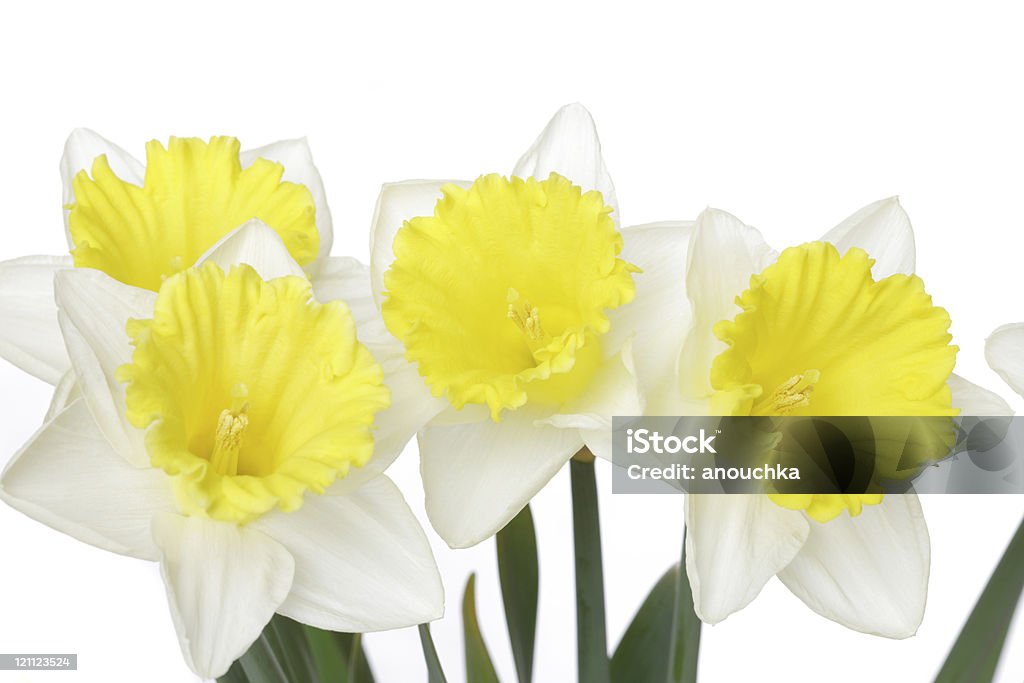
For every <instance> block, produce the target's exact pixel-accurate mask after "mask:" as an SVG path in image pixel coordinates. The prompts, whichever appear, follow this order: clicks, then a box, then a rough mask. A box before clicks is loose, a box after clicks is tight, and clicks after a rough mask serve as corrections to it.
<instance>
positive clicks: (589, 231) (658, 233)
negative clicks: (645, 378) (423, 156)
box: [370, 105, 685, 548]
mask: <svg viewBox="0 0 1024 683" xmlns="http://www.w3.org/2000/svg"><path fill="white" fill-rule="evenodd" d="M670 232H671V229H670V228H669V227H667V226H663V225H656V226H641V227H638V228H627V229H625V230H621V231H620V230H619V223H618V207H617V206H616V200H615V189H614V186H613V184H612V181H611V178H610V177H609V175H608V172H607V170H606V168H605V164H604V160H603V158H602V155H601V147H600V143H599V141H598V138H597V133H596V130H595V128H594V123H593V120H592V119H591V117H590V114H589V113H588V112H587V111H586V110H585V109H584V108H583V107H581V106H579V105H570V106H567V107H565V108H563V109H562V110H560V111H559V112H558V113H557V114H556V115H555V117H554V118H553V119H552V120H551V122H550V123H549V124H548V126H547V127H546V128H545V129H544V131H543V132H542V133H541V135H540V137H539V138H538V139H537V141H536V142H535V143H534V145H533V146H532V147H531V148H530V149H529V150H528V151H527V152H526V153H525V154H524V155H523V157H522V158H521V159H520V160H519V163H517V164H516V166H515V168H514V169H513V172H512V175H511V177H503V176H500V175H486V176H482V177H480V178H478V179H477V180H476V181H475V182H466V181H452V182H445V181H409V182H403V183H395V184H389V185H385V186H384V188H383V189H382V191H381V195H380V199H379V201H378V204H377V211H376V215H375V217H374V222H373V233H372V236H371V263H370V269H371V276H372V280H373V293H374V297H375V300H376V302H377V304H378V306H380V308H381V310H382V312H383V316H384V320H385V322H386V324H387V327H388V329H389V330H390V331H391V333H392V334H393V335H394V336H395V337H397V338H398V339H399V340H400V341H401V342H402V343H403V344H404V346H405V350H406V358H407V359H408V360H410V361H413V362H415V363H416V366H417V368H418V370H419V372H420V374H421V375H422V376H423V380H424V381H425V383H426V385H427V386H429V387H430V390H431V392H432V393H433V395H434V397H435V400H434V401H433V403H432V405H433V411H434V413H435V417H434V418H433V419H432V420H431V422H430V424H429V425H427V427H426V428H425V429H423V430H422V431H421V432H420V434H419V445H420V457H421V472H422V475H423V483H424V488H425V492H426V507H427V513H428V515H429V517H430V520H431V522H432V524H433V526H434V528H435V529H436V530H437V532H438V533H439V534H440V535H441V537H442V538H444V539H445V541H447V542H448V544H449V545H451V546H452V547H457V548H458V547H468V546H472V545H474V544H476V543H479V542H480V541H482V540H484V539H486V538H488V537H490V536H491V535H493V534H494V533H495V532H497V531H498V530H499V529H501V528H502V527H503V526H504V525H505V524H506V523H508V521H509V520H510V519H512V517H514V516H515V515H516V513H518V512H519V511H520V510H521V509H522V508H523V507H524V506H525V505H526V503H527V502H528V501H529V500H530V498H532V497H533V495H534V494H536V493H537V491H539V490H540V489H541V488H542V487H543V486H544V484H545V483H547V481H548V480H550V479H551V477H552V476H554V474H555V473H556V472H557V471H558V469H559V468H561V467H562V466H563V465H565V463H566V462H568V460H569V459H570V458H571V457H572V456H573V454H575V453H577V452H578V451H580V450H581V449H582V448H583V447H584V445H586V446H588V447H589V448H590V450H591V451H593V452H594V453H596V454H598V455H601V456H608V455H609V453H610V444H611V437H610V435H611V431H610V428H611V417H612V416H613V415H632V414H639V413H640V411H642V409H643V401H642V399H641V396H640V394H639V391H638V375H641V374H643V373H644V372H646V371H647V369H648V368H651V369H652V370H653V368H657V367H658V366H659V365H660V364H661V363H660V359H659V358H658V353H657V352H656V351H655V350H654V349H652V350H651V351H650V353H645V354H644V355H643V357H640V356H638V357H636V358H634V355H633V350H632V339H633V337H634V336H635V337H637V338H638V339H639V338H640V337H641V335H644V330H648V331H653V330H654V329H664V330H669V331H671V330H677V331H678V333H679V334H681V333H682V325H683V324H684V323H685V320H684V318H683V316H682V315H676V314H674V313H669V314H668V315H666V316H659V315H657V313H658V312H660V311H661V310H666V311H668V310H670V309H669V307H668V306H664V307H663V308H659V304H660V303H664V302H665V301H667V299H668V298H669V297H670V296H671V294H672V290H671V288H672V280H673V278H672V276H671V274H670V273H666V272H665V271H663V270H662V268H661V266H662V265H670V264H671V257H672V256H673V254H672V253H671V252H669V251H666V250H665V249H664V247H665V246H666V244H667V242H668V234H669V233H670ZM683 253H684V252H683ZM677 255H681V254H677ZM681 291H682V290H681V287H680V288H679V290H678V292H681ZM678 292H677V293H678ZM634 298H636V301H635V302H633V300H634ZM631 302H632V303H631ZM652 314H653V315H652ZM645 326H646V327H645ZM655 336H656V335H653V334H651V335H650V338H652V339H653V338H654V337H655ZM644 338H645V340H646V339H647V336H646V335H644ZM666 352H667V347H666Z"/></svg>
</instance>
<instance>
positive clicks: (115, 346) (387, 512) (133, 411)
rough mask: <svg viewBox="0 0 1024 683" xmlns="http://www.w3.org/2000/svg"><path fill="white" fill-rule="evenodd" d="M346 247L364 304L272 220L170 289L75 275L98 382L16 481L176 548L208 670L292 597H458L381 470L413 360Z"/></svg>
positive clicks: (394, 607)
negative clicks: (328, 289)
mask: <svg viewBox="0 0 1024 683" xmlns="http://www.w3.org/2000/svg"><path fill="white" fill-rule="evenodd" d="M243 256H244V260H245V261H246V264H243V265H239V259H240V258H241V257H243ZM342 263H344V262H338V263H335V264H334V270H335V275H334V277H333V279H332V280H331V282H332V283H333V285H332V286H333V293H334V294H336V295H344V294H350V295H351V296H349V297H348V301H349V303H350V305H349V306H346V305H345V304H344V303H341V302H337V301H334V302H328V303H321V302H320V301H317V300H316V298H313V295H314V294H315V293H316V292H315V291H314V290H313V289H311V285H310V283H309V281H308V279H307V278H306V277H305V276H304V275H303V271H302V269H301V268H300V267H299V265H298V264H297V263H296V262H295V261H294V260H293V258H292V256H291V255H290V253H289V250H288V249H287V248H286V243H285V242H283V241H282V239H281V237H280V236H279V234H278V233H277V232H276V231H274V230H271V229H270V228H268V227H266V226H265V225H263V224H262V223H259V222H258V221H254V222H251V223H249V224H247V225H246V226H244V227H243V228H241V229H239V230H237V231H235V232H233V233H232V234H231V235H230V236H229V237H228V238H227V239H225V240H224V241H222V242H221V243H220V244H219V245H218V246H217V248H216V249H214V250H213V251H212V252H210V253H209V254H208V255H206V256H204V257H203V258H201V259H200V263H199V264H198V265H196V266H195V267H194V268H190V269H186V270H183V271H180V272H177V273H175V274H172V275H170V276H169V277H168V278H167V279H166V280H165V281H164V282H163V284H162V285H161V287H160V289H159V292H152V291H150V290H148V289H145V288H139V287H133V286H131V285H127V284H124V283H121V282H118V281H117V280H115V279H113V278H111V277H109V276H108V275H106V274H105V273H102V272H99V271H98V270H94V269H87V268H76V269H67V270H64V271H61V272H59V273H58V274H57V276H56V286H55V291H56V299H57V305H58V307H59V315H60V325H61V329H62V330H63V333H64V338H65V342H66V344H67V349H68V353H69V355H70V361H71V365H72V367H73V371H74V374H75V375H76V376H77V378H78V380H79V381H78V383H77V384H76V385H72V388H71V389H69V390H68V389H66V387H64V386H63V385H62V389H64V390H62V391H58V393H57V396H56V397H55V400H54V406H53V410H52V417H51V418H50V419H49V420H48V421H47V422H46V423H45V425H44V426H43V427H42V428H41V429H40V430H39V432H38V433H36V435H35V436H33V438H32V439H31V440H30V441H29V443H28V444H27V445H26V446H25V447H24V448H23V449H22V450H21V451H20V452H19V453H18V454H17V455H15V457H14V459H13V460H12V461H11V462H10V464H9V465H8V466H7V468H6V469H5V471H4V473H3V476H2V479H0V497H2V498H3V499H4V500H5V501H6V502H8V503H9V504H10V505H12V506H14V507H15V508H17V509H19V510H21V511H23V512H24V513H26V514H27V515H29V516H31V517H33V518H35V519H37V520H39V521H41V522H43V523H44V524H47V525H49V526H51V527H53V528H55V529H57V530H59V531H62V532H64V533H66V534H69V535H71V536H73V537H75V538H77V539H79V540H82V541H84V542H86V543H90V544H92V545H94V546H97V547H100V548H103V549H106V550H110V551H113V552H116V553H121V554H124V555H128V556H130V557H136V558H140V559H145V560H155V561H157V562H159V563H160V568H161V572H162V575H163V577H164V581H165V583H166V586H167V597H168V601H169V603H170V610H171V616H172V618H173V621H174V625H175V627H176V629H177V632H178V636H179V639H180V644H181V648H182V651H183V653H184V656H185V658H186V660H187V662H188V664H189V666H191V667H192V669H193V670H194V671H195V672H196V673H197V674H199V675H200V676H203V677H207V678H214V677H217V676H219V675H221V674H223V673H224V672H225V671H226V670H227V669H228V667H229V666H230V665H231V662H232V661H233V660H235V659H236V658H238V657H239V656H241V655H242V654H243V653H244V652H245V651H246V649H247V648H248V647H249V645H250V644H251V643H252V642H253V641H254V640H255V639H256V638H257V637H258V636H259V634H260V632H261V630H262V629H263V627H264V626H265V625H266V624H267V622H268V621H269V620H270V618H271V617H272V616H273V614H274V613H275V612H277V613H280V614H284V615H286V616H288V617H290V618H292V619H295V620H297V621H300V622H303V623H306V624H311V625H314V626H317V627H320V628H325V629H330V630H335V631H351V632H366V631H374V630H380V629H391V628H397V627H403V626H409V625H413V624H418V623H422V622H426V621H430V620H433V619H437V618H439V617H440V616H441V614H442V611H443V589H442V586H441V581H440V576H439V575H438V572H437V568H436V565H435V563H434V559H433V556H432V554H431V551H430V547H429V544H428V541H427V539H426V537H425V535H424V533H423V530H422V529H421V527H420V526H419V524H418V522H417V521H416V519H415V517H414V516H413V514H412V512H411V511H410V510H409V508H408V506H407V505H406V503H405V500H404V499H403V497H402V495H401V493H400V492H399V491H398V489H397V488H396V487H395V485H394V484H393V483H392V482H391V481H390V480H389V479H388V478H387V477H386V476H384V475H382V474H381V471H382V470H383V469H384V468H385V467H386V466H387V465H388V464H389V463H390V462H391V460H393V459H394V457H396V456H397V454H398V452H399V451H400V450H401V446H402V445H403V444H404V443H405V441H406V440H407V439H408V438H410V437H411V434H412V433H413V431H414V430H415V427H412V428H410V427H409V426H408V423H407V422H406V421H405V420H404V419H403V417H402V416H403V415H404V414H405V413H406V412H408V411H406V410H405V408H403V406H402V405H401V402H402V400H403V396H402V394H401V393H398V392H394V393H393V392H389V390H388V388H387V385H388V384H389V380H390V377H389V374H390V372H389V370H388V368H389V366H392V365H394V363H393V362H392V361H391V359H389V358H388V357H386V355H385V357H382V358H375V357H374V354H373V350H374V348H375V347H376V348H385V349H386V348H387V347H386V345H385V346H383V347H382V346H380V345H379V344H375V343H374V342H373V335H374V334H378V335H381V334H383V328H382V323H380V321H379V318H377V313H376V310H375V308H374V307H373V306H372V305H369V301H370V295H369V279H368V277H367V273H366V270H365V269H364V268H361V267H358V264H354V263H349V265H350V266H351V267H349V268H348V272H347V274H341V273H340V272H339V267H340V264H342ZM316 294H317V295H318V297H319V294H318V293H316ZM331 298H339V297H337V296H335V297H331ZM340 298H346V297H345V296H341V297H340ZM322 300H324V301H326V299H322ZM375 318H376V319H375ZM126 323H127V324H126ZM375 326H376V327H379V328H380V329H378V330H377V331H376V332H375V331H374V328H375ZM357 328H365V329H359V330H358V332H359V334H360V335H361V337H362V338H363V339H364V340H366V341H365V343H361V342H360V341H359V340H358V339H357ZM389 343H391V344H393V341H392V342H389ZM382 365H383V367H382ZM396 404H397V405H396ZM396 408H397V410H396Z"/></svg>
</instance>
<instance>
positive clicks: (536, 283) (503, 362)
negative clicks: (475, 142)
mask: <svg viewBox="0 0 1024 683" xmlns="http://www.w3.org/2000/svg"><path fill="white" fill-rule="evenodd" d="M442 189H443V193H444V196H443V197H442V199H440V200H439V201H438V203H437V207H436V208H435V211H434V215H433V216H421V217H416V218H412V219H411V220H409V221H407V222H406V223H405V224H404V225H403V226H402V228H401V229H400V230H399V231H398V234H397V235H396V236H395V241H394V244H393V249H394V253H395V257H396V258H395V262H394V263H393V264H392V266H391V268H390V269H389V270H388V272H387V273H386V274H385V276H384V283H385V288H386V290H387V294H386V296H387V298H386V299H385V301H384V304H383V312H384V321H385V323H386V324H387V326H388V329H389V330H390V331H391V333H392V334H394V335H395V336H396V337H397V338H398V339H399V340H401V341H402V343H403V344H404V345H405V348H406V354H407V357H408V358H409V360H410V361H412V362H415V363H417V364H418V368H419V372H420V374H422V375H423V377H424V378H425V379H426V381H427V383H428V384H429V385H430V386H431V389H432V391H433V393H434V395H436V396H441V395H442V394H443V395H446V396H447V398H448V400H449V401H450V402H451V404H452V405H453V406H455V407H456V408H462V407H463V406H464V405H465V404H467V403H480V404H485V405H487V406H488V407H489V408H490V413H491V417H492V418H493V419H494V420H495V421H497V420H499V419H500V415H501V412H502V411H503V410H514V409H516V408H518V407H520V406H522V405H524V404H526V403H527V402H528V401H531V402H534V403H539V404H544V405H547V406H553V407H556V408H557V407H559V406H562V405H564V404H565V403H567V402H568V401H570V400H571V399H573V398H575V397H576V396H578V395H579V394H580V393H581V392H582V391H583V390H584V389H585V388H586V386H587V384H588V382H589V381H590V379H591V378H592V377H593V374H594V372H595V371H596V369H597V367H598V365H599V363H600V358H601V345H600V337H601V335H603V334H604V333H605V332H607V331H608V327H609V322H608V317H607V315H606V311H607V310H608V309H613V308H616V307H617V306H621V305H623V304H625V303H628V302H629V301H630V300H632V298H633V296H634V293H635V288H634V285H633V278H632V273H633V272H636V271H637V269H636V268H635V267H634V266H631V265H630V264H628V263H626V262H625V261H623V260H622V259H620V258H618V254H619V253H620V252H621V251H622V236H621V235H620V234H619V232H618V231H617V230H616V229H615V224H614V222H613V221H612V219H611V217H610V216H609V213H610V212H611V209H610V208H609V207H607V206H606V205H605V203H604V199H603V198H602V197H601V195H600V193H598V192H586V193H584V192H583V191H582V190H581V189H580V188H579V187H577V186H575V185H573V184H572V183H571V182H569V181H568V180H567V179H565V178H563V177H561V176H559V175H557V174H551V176H550V177H549V178H548V179H547V180H542V181H541V180H536V179H534V178H527V179H525V180H524V179H521V178H510V179H506V178H504V177H502V176H499V175H488V176H482V177H480V178H479V179H477V181H476V182H475V183H473V185H472V187H470V188H469V189H468V190H465V189H462V188H460V187H457V186H455V185H446V186H445V187H444V188H442Z"/></svg>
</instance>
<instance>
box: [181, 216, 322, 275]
mask: <svg viewBox="0 0 1024 683" xmlns="http://www.w3.org/2000/svg"><path fill="white" fill-rule="evenodd" d="M207 261H213V262H214V263H216V264H217V265H218V266H220V267H221V269H222V270H223V271H225V272H227V271H229V270H230V269H231V267H232V266H236V265H238V264H240V263H245V264H248V265H250V266H252V267H253V269H254V270H255V271H256V272H257V273H259V275H260V277H261V278H263V279H264V280H273V279H274V278H277V277H286V276H288V275H294V276H296V277H301V278H305V277H306V273H305V272H304V271H303V270H302V266H300V265H299V264H298V263H296V262H295V259H293V258H292V255H291V254H289V253H288V248H287V247H285V246H284V242H282V241H281V237H280V236H279V235H278V234H277V233H276V232H274V231H273V229H271V228H270V227H269V226H267V224H266V223H264V222H263V221H261V220H260V219H258V218H253V219H252V220H250V221H248V222H246V223H245V224H244V225H242V226H241V227H239V228H237V229H235V230H233V231H231V232H230V233H228V234H227V235H225V236H224V237H223V238H221V239H220V241H219V242H217V243H216V244H214V245H213V246H212V247H210V249H209V250H208V251H207V252H206V253H205V254H203V255H202V256H201V257H199V260H198V261H197V262H196V265H197V266H199V265H202V264H203V263H206V262H207Z"/></svg>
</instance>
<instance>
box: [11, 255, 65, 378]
mask: <svg viewBox="0 0 1024 683" xmlns="http://www.w3.org/2000/svg"><path fill="white" fill-rule="evenodd" d="M70 267H71V257H70V256H25V257H22V258H16V259H13V260H11V261H4V262H3V263H0V357H3V358H6V359H7V360H9V361H10V362H11V363H13V364H14V365H16V366H18V367H19V368H21V369H22V370H24V371H25V372H27V373H29V374H30V375H33V376H35V377H38V378H39V379H41V380H43V381H44V382H49V383H50V384H56V383H57V382H58V381H60V378H61V375H63V374H64V373H65V372H67V370H68V368H70V367H71V361H69V360H68V354H67V351H65V350H64V340H63V339H61V336H60V327H59V326H58V325H57V307H56V305H55V304H54V303H53V276H54V273H56V272H57V271H58V270H62V269H66V268H70Z"/></svg>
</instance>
